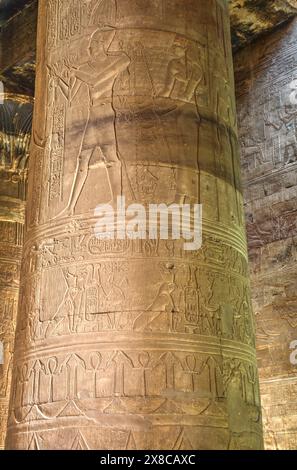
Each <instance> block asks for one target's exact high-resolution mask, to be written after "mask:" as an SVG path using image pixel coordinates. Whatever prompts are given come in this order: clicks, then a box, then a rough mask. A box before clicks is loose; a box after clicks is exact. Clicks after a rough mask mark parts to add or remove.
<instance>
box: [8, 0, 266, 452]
mask: <svg viewBox="0 0 297 470" xmlns="http://www.w3.org/2000/svg"><path fill="white" fill-rule="evenodd" d="M38 29H39V32H38V59H37V88H36V105H35V117H34V128H33V139H32V140H33V142H32V148H31V155H30V158H31V160H30V172H29V187H28V211H27V228H26V235H25V246H24V262H23V265H22V276H21V294H20V309H19V320H18V325H17V333H16V349H15V362H14V373H13V386H12V394H11V406H10V414H9V423H8V438H7V448H8V449H35V450H36V449H109V450H112V449H121V450H124V449H172V450H181V449H188V450H191V449H197V450H199V449H260V448H262V427H261V407H260V398H259V387H258V377H257V367H256V357H255V338H254V329H253V317H252V309H251V301H250V286H249V281H248V264H247V247H246V238H245V228H244V220H243V208H242V193H241V189H240V176H239V173H240V168H239V163H240V162H239V153H238V143H237V134H236V113H235V100H234V84H233V68H232V53H231V39H230V25H229V18H228V8H227V3H226V2H224V1H220V0H212V1H208V2H205V1H204V0H200V1H197V0H195V1H194V0H182V1H181V0H179V1H172V0H164V1H163V2H154V1H148V0H118V1H115V0H113V1H108V2H106V1H101V2H98V1H81V0H79V1H78V0H73V1H71V2H69V0H67V1H66V0H59V1H57V0H56V1H55V0H52V1H45V0H40V2H39V25H38ZM117 195H124V196H126V199H127V202H128V203H132V202H138V203H142V204H145V205H147V204H149V203H151V202H155V203H167V204H170V203H172V202H181V201H182V202H188V203H190V202H191V203H201V204H203V208H204V222H203V228H204V231H203V247H202V249H201V250H200V251H196V252H185V251H184V250H183V247H182V243H181V242H180V241H170V240H169V241H164V240H157V241H154V240H147V241H143V240H135V241H123V240H115V241H114V242H111V241H102V240H98V239H96V237H95V236H94V224H95V219H94V209H95V207H96V206H97V204H99V203H107V202H110V201H112V202H114V200H115V197H116V196H117Z"/></svg>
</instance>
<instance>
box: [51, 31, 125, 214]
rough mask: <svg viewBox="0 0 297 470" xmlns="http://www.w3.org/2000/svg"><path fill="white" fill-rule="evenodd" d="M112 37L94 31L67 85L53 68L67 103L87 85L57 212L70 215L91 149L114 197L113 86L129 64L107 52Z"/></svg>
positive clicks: (118, 165) (117, 175) (117, 180)
mask: <svg viewBox="0 0 297 470" xmlns="http://www.w3.org/2000/svg"><path fill="white" fill-rule="evenodd" d="M114 36H115V32H114V30H112V29H111V28H108V29H107V28H106V29H103V30H100V29H98V30H96V31H95V32H94V33H93V35H92V37H91V39H90V44H89V49H88V52H89V56H90V59H89V61H88V62H87V63H85V64H83V65H82V66H80V67H79V68H77V69H74V68H73V69H72V79H71V81H70V84H69V85H68V84H67V83H66V82H65V81H64V80H63V79H62V78H61V77H59V76H58V72H57V70H56V69H55V67H53V68H52V69H51V70H52V71H53V73H54V74H55V75H56V77H57V78H58V84H59V87H60V89H61V91H62V93H63V94H64V96H65V97H66V99H68V103H69V105H71V103H72V101H73V100H74V99H75V97H76V96H77V94H78V92H79V91H80V89H81V86H82V85H83V84H85V85H87V88H88V99H89V106H88V117H87V121H86V124H85V128H84V132H83V135H82V141H81V145H80V150H79V155H78V160H77V167H76V171H75V175H74V180H73V184H72V189H71V193H70V197H69V200H68V203H67V206H66V208H65V209H64V210H63V211H62V212H61V213H60V214H59V215H58V217H61V216H67V215H73V213H74V211H75V207H76V204H77V201H78V199H79V197H80V194H81V192H82V190H83V187H84V184H85V182H86V179H87V176H88V172H89V169H90V168H91V165H90V162H91V160H92V157H93V156H95V155H94V154H95V152H97V151H99V152H100V158H99V160H98V159H97V161H96V162H95V163H94V164H93V165H94V167H97V166H100V165H102V163H103V165H104V166H105V168H106V170H107V175H108V183H109V188H110V192H111V201H110V202H111V203H114V202H115V200H116V197H117V194H115V192H114V191H115V188H117V187H119V186H121V182H122V161H121V158H120V154H119V149H118V145H117V139H116V130H115V112H114V107H113V86H114V83H115V80H116V78H117V76H118V75H119V74H120V73H121V72H123V71H124V70H125V69H126V68H127V67H128V65H129V63H130V59H129V58H128V56H127V55H126V54H125V53H124V52H123V51H117V52H110V51H109V48H110V45H111V43H112V42H113V39H114Z"/></svg>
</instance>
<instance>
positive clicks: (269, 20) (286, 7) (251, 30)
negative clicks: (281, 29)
mask: <svg viewBox="0 0 297 470" xmlns="http://www.w3.org/2000/svg"><path fill="white" fill-rule="evenodd" d="M229 7H230V15H231V24H232V40H233V47H234V49H237V48H239V47H244V46H246V45H247V44H248V43H250V42H251V41H254V40H255V39H257V37H259V36H261V35H263V34H265V33H268V32H271V31H272V30H273V29H275V28H276V27H277V26H279V25H280V24H282V23H284V22H285V21H288V20H289V19H290V18H292V17H293V16H295V15H296V14H297V1H296V0H273V1H271V0H230V1H229Z"/></svg>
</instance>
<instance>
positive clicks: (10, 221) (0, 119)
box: [0, 95, 33, 449]
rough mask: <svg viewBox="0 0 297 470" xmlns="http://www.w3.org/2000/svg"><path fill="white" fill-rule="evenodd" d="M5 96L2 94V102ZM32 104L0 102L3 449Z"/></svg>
mask: <svg viewBox="0 0 297 470" xmlns="http://www.w3.org/2000/svg"><path fill="white" fill-rule="evenodd" d="M3 98H4V97H3V96H2V95H0V99H1V102H2V101H3ZM32 111H33V106H32V102H31V101H30V99H29V98H27V97H23V96H17V95H13V96H11V95H6V96H5V100H4V103H3V104H1V105H0V341H1V342H2V344H3V350H4V362H3V364H0V449H3V447H4V442H5V435H6V424H7V416H8V404H9V393H10V384H11V373H12V356H13V345H14V335H15V324H16V314H17V303H18V295H19V275H20V264H21V253H22V245H23V231H24V230H23V227H24V222H25V220H24V215H25V198H26V176H27V170H26V167H27V159H28V152H29V140H30V133H31V123H32Z"/></svg>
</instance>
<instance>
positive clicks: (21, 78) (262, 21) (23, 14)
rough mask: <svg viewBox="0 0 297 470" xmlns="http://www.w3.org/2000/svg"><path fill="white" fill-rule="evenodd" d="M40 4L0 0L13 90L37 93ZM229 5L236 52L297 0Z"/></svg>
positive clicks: (4, 62) (2, 69)
mask: <svg viewBox="0 0 297 470" xmlns="http://www.w3.org/2000/svg"><path fill="white" fill-rule="evenodd" d="M37 5H38V0H0V47H1V49H0V52H1V54H0V79H1V80H2V81H3V82H4V84H5V86H6V91H9V92H12V93H22V94H29V95H33V94H34V78H35V52H36V45H35V38H36V23H37ZM229 5H230V15H231V28H232V41H233V48H234V50H235V51H236V50H238V49H239V48H241V47H244V46H245V45H247V44H248V43H250V42H252V41H253V40H254V39H256V38H257V37H259V36H260V35H261V34H265V33H268V32H270V31H272V30H273V29H274V28H277V27H278V26H279V25H281V24H282V23H283V22H285V21H288V20H289V19H290V18H292V17H293V16H294V15H296V14H297V0H273V1H272V0H229ZM16 31H17V34H16Z"/></svg>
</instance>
